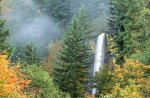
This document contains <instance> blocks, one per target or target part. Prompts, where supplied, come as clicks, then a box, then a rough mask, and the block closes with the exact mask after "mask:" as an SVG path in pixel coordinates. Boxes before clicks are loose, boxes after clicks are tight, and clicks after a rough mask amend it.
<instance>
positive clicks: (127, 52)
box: [113, 0, 144, 64]
mask: <svg viewBox="0 0 150 98" xmlns="http://www.w3.org/2000/svg"><path fill="white" fill-rule="evenodd" d="M143 4H144V1H142V0H141V1H139V0H132V1H130V0H113V5H114V7H115V10H116V15H117V26H118V31H117V32H116V33H115V41H116V44H117V46H118V54H119V56H118V57H117V61H118V63H119V64H122V63H123V62H124V57H125V56H126V57H130V56H131V54H132V53H133V52H134V50H133V47H134V45H133V43H132V42H133V39H132V31H133V30H134V29H135V28H134V27H135V22H136V21H135V19H136V17H138V16H139V15H140V11H141V10H142V9H143V7H142V6H143Z"/></svg>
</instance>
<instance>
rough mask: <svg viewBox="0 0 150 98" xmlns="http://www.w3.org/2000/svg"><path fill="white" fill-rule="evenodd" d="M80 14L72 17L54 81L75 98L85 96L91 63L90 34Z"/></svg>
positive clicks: (59, 55)
mask: <svg viewBox="0 0 150 98" xmlns="http://www.w3.org/2000/svg"><path fill="white" fill-rule="evenodd" d="M80 16H82V15H81V13H79V14H77V15H75V16H74V17H73V18H72V21H71V23H70V25H69V26H68V29H67V32H66V33H65V36H64V40H63V42H62V48H63V50H62V51H59V53H58V58H57V59H58V60H57V61H56V66H55V68H54V82H55V83H56V84H57V85H58V87H59V88H60V89H61V90H62V91H63V92H68V93H70V95H71V97H73V98H77V97H84V94H85V91H86V83H87V81H88V68H89V64H90V63H89V56H90V49H89V43H88V39H89V35H88V34H87V31H86V30H85V28H86V27H84V26H85V25H86V23H87V22H85V21H84V23H83V22H82V21H83V20H81V19H83V18H82V17H80Z"/></svg>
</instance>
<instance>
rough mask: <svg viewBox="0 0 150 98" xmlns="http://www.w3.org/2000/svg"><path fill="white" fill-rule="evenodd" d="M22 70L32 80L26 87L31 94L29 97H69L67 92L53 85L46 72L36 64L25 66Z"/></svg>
mask: <svg viewBox="0 0 150 98" xmlns="http://www.w3.org/2000/svg"><path fill="white" fill-rule="evenodd" d="M23 70H24V73H26V78H28V79H31V80H32V83H31V85H30V86H29V87H28V88H27V92H30V93H31V94H32V97H31V98H70V96H69V95H68V94H66V93H63V92H61V91H60V90H59V89H58V87H57V86H56V85H54V83H53V79H52V77H50V76H49V74H48V72H46V71H45V70H43V69H42V68H40V67H38V66H37V65H32V66H27V67H25V68H24V69H23Z"/></svg>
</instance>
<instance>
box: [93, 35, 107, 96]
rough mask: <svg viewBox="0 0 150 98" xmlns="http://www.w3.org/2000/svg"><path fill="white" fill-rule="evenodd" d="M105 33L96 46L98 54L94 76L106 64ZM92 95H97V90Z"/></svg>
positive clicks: (96, 53)
mask: <svg viewBox="0 0 150 98" xmlns="http://www.w3.org/2000/svg"><path fill="white" fill-rule="evenodd" d="M105 41H106V39H105V33H102V34H100V35H99V36H98V40H97V44H96V52H95V61H94V70H93V75H95V73H96V72H98V71H99V70H100V68H102V66H103V65H104V64H105V54H106V49H105V46H106V45H105V44H106V42H105ZM92 94H96V89H95V88H93V90H92Z"/></svg>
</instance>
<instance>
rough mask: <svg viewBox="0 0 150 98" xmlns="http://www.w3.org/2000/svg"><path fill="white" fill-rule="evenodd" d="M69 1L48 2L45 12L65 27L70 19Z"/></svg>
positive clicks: (55, 0) (52, 0)
mask: <svg viewBox="0 0 150 98" xmlns="http://www.w3.org/2000/svg"><path fill="white" fill-rule="evenodd" d="M70 2H71V1H70V0H50V2H49V5H48V7H47V10H46V12H47V13H48V15H49V16H51V17H52V18H53V19H54V20H55V21H56V22H58V23H60V24H61V25H63V26H64V25H65V26H66V25H67V23H68V22H69V21H70V18H71V12H70Z"/></svg>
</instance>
